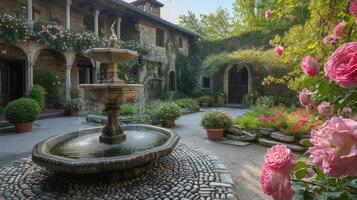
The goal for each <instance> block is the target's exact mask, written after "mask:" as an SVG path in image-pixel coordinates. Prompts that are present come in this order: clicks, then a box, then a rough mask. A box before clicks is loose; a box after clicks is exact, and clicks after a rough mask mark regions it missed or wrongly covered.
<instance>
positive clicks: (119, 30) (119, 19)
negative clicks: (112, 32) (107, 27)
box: [117, 17, 121, 40]
mask: <svg viewBox="0 0 357 200" xmlns="http://www.w3.org/2000/svg"><path fill="white" fill-rule="evenodd" d="M120 26H121V18H120V17H118V19H117V37H118V40H121V27H120Z"/></svg>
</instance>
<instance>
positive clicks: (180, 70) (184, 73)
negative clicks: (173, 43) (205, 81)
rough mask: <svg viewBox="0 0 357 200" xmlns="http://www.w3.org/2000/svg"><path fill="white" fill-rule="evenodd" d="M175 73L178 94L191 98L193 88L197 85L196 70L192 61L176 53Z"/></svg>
mask: <svg viewBox="0 0 357 200" xmlns="http://www.w3.org/2000/svg"><path fill="white" fill-rule="evenodd" d="M175 66H176V72H177V75H178V76H177V90H178V92H180V93H183V94H186V95H188V96H191V95H192V93H193V92H194V90H193V88H195V87H196V85H197V73H198V71H197V70H198V68H197V67H196V66H195V65H194V64H193V60H192V59H191V58H190V57H188V56H186V55H183V54H182V53H178V54H177V55H176V62H175Z"/></svg>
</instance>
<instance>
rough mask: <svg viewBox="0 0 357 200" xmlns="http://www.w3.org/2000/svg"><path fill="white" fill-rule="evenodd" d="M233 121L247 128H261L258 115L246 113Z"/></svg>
mask: <svg viewBox="0 0 357 200" xmlns="http://www.w3.org/2000/svg"><path fill="white" fill-rule="evenodd" d="M232 121H233V124H234V125H239V126H240V127H241V128H242V129H245V130H257V129H258V128H260V123H259V121H258V119H257V117H256V116H254V115H253V114H246V115H244V116H242V117H240V118H238V119H233V120H232Z"/></svg>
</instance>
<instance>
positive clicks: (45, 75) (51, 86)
mask: <svg viewBox="0 0 357 200" xmlns="http://www.w3.org/2000/svg"><path fill="white" fill-rule="evenodd" d="M33 73H34V75H33V78H34V80H33V82H34V83H35V84H36V85H41V86H42V87H44V88H45V89H46V92H47V94H48V95H49V96H57V95H58V93H59V90H60V87H61V82H62V81H61V79H60V78H59V76H58V75H57V73H56V72H55V71H54V70H52V69H35V70H34V71H33Z"/></svg>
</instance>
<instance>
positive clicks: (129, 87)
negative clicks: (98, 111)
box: [80, 84, 144, 105]
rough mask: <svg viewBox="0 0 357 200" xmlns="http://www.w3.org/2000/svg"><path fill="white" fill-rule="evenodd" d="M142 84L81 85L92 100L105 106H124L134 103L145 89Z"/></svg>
mask: <svg viewBox="0 0 357 200" xmlns="http://www.w3.org/2000/svg"><path fill="white" fill-rule="evenodd" d="M143 87H144V86H143V85H140V84H81V85H80V88H82V89H84V90H85V91H87V92H88V96H89V98H90V99H91V100H93V101H97V100H100V101H101V102H102V103H104V104H112V103H116V104H120V105H122V104H124V103H126V102H130V101H133V100H134V99H135V97H136V96H137V95H138V93H139V91H140V90H141V89H142V88H143Z"/></svg>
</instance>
